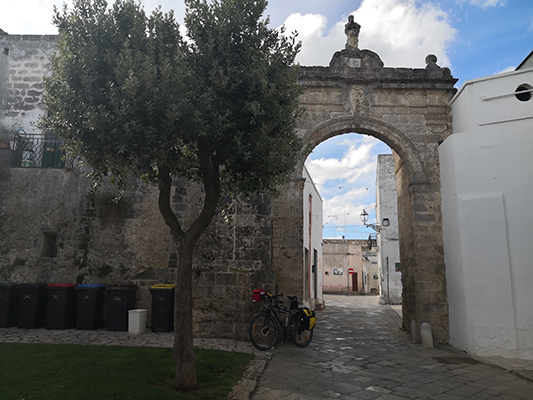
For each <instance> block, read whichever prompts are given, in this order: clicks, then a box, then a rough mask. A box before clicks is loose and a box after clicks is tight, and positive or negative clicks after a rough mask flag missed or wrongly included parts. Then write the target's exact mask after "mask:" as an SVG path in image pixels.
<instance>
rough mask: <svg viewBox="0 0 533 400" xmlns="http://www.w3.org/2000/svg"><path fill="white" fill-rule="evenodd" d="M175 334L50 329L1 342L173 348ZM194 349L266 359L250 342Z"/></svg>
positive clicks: (215, 342) (2, 333)
mask: <svg viewBox="0 0 533 400" xmlns="http://www.w3.org/2000/svg"><path fill="white" fill-rule="evenodd" d="M173 341H174V333H173V332H150V331H145V332H143V333H141V334H138V335H133V334H130V333H128V332H113V331H108V330H106V329H97V330H77V329H64V330H47V329H46V328H39V329H18V328H14V327H12V328H2V329H0V343H47V344H80V345H94V346H100V345H101V346H131V347H169V348H170V347H172V346H173ZM194 346H195V347H200V348H204V349H212V350H225V351H235V352H240V353H247V354H254V355H258V356H263V355H264V352H262V351H259V350H257V349H256V348H255V347H253V346H252V345H251V344H250V343H247V342H239V341H236V340H230V339H210V338H195V339H194Z"/></svg>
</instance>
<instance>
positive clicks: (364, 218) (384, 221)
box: [361, 209, 390, 233]
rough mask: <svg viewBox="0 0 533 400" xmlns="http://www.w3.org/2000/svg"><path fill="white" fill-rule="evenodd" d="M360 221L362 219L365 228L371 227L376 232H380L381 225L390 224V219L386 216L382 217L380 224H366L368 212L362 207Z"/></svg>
mask: <svg viewBox="0 0 533 400" xmlns="http://www.w3.org/2000/svg"><path fill="white" fill-rule="evenodd" d="M361 221H363V224H364V225H365V226H366V227H367V228H372V229H374V230H375V231H376V232H378V233H379V232H381V228H382V227H385V226H390V220H389V219H388V218H383V223H382V224H381V225H378V224H367V222H368V213H367V212H366V210H365V209H363V212H362V213H361Z"/></svg>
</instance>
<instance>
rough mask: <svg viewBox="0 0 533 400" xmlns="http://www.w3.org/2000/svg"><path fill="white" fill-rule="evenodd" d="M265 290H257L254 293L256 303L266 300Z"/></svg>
mask: <svg viewBox="0 0 533 400" xmlns="http://www.w3.org/2000/svg"><path fill="white" fill-rule="evenodd" d="M265 295H266V292H265V289H255V290H254V291H253V292H252V301H253V302H254V303H255V302H257V301H263V300H265Z"/></svg>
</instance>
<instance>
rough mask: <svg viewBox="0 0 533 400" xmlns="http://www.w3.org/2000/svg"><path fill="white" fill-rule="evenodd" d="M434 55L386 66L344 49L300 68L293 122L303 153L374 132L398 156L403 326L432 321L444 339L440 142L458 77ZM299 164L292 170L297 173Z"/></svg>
mask: <svg viewBox="0 0 533 400" xmlns="http://www.w3.org/2000/svg"><path fill="white" fill-rule="evenodd" d="M436 62H437V59H436V57H435V56H431V55H430V56H428V57H427V58H426V64H427V65H426V68H424V69H411V68H384V67H383V63H382V62H381V60H380V59H379V56H378V55H377V54H375V53H373V52H371V51H369V50H359V49H345V50H342V51H340V52H337V53H335V54H334V56H333V58H332V60H331V63H330V66H329V67H303V68H302V69H301V73H300V82H301V84H302V85H305V86H306V91H305V93H304V94H303V95H302V97H301V104H302V105H303V106H304V107H305V108H306V110H307V114H306V116H305V118H304V119H302V121H301V122H300V124H299V125H298V128H299V133H300V135H301V137H302V138H303V140H304V145H305V151H304V153H303V154H302V157H301V165H303V163H304V161H305V158H306V157H307V155H308V154H309V153H310V151H311V150H312V149H313V148H314V147H315V146H317V145H318V144H320V143H321V142H323V141H324V140H327V139H329V138H331V137H333V136H336V135H340V134H344V133H350V132H356V133H361V134H367V135H371V136H374V137H376V138H378V139H380V140H382V141H383V142H385V143H386V144H387V145H389V146H390V147H391V148H392V149H393V150H394V152H395V153H396V154H397V155H398V156H399V158H400V159H401V162H402V163H403V167H400V169H399V170H398V196H399V199H398V207H399V223H400V225H399V230H400V241H401V249H400V253H401V256H400V261H401V265H402V272H403V273H404V281H403V285H404V286H403V288H404V295H405V299H404V324H405V326H406V328H407V329H409V328H410V321H411V320H413V321H415V323H416V326H417V329H418V327H419V326H420V324H421V323H422V322H425V321H427V322H429V323H430V324H431V326H432V328H433V335H434V339H435V341H436V342H446V341H447V340H448V309H447V303H446V281H445V279H444V276H445V268H444V254H443V239H442V216H441V209H440V189H439V188H440V180H439V179H440V178H439V176H440V175H439V174H440V173H439V163H438V151H437V149H438V144H439V143H441V142H442V141H443V140H444V139H445V138H446V137H447V136H448V135H450V134H451V129H452V126H451V112H450V108H449V107H448V102H449V100H450V99H451V97H452V96H453V94H454V93H455V89H454V87H453V86H454V84H455V82H456V79H455V78H453V77H452V76H451V73H450V71H449V70H448V69H447V68H441V67H439V66H438V65H437V64H436ZM298 170H299V167H298V168H297V171H298Z"/></svg>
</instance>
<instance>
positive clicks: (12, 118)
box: [0, 35, 57, 135]
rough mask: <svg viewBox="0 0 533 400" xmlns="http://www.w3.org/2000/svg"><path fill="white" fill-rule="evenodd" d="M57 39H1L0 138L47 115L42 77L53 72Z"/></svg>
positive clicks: (43, 37)
mask: <svg viewBox="0 0 533 400" xmlns="http://www.w3.org/2000/svg"><path fill="white" fill-rule="evenodd" d="M56 39H57V36H52V35H45V36H41V35H4V36H0V135H9V134H12V133H14V132H16V131H17V129H24V130H25V131H26V132H28V133H29V132H31V131H32V130H33V129H34V128H33V127H32V126H31V123H32V122H35V121H36V120H37V118H38V116H39V115H41V114H43V113H44V107H43V105H42V103H41V96H42V92H43V84H42V83H43V77H44V76H45V74H46V73H47V71H48V70H49V68H50V56H51V55H52V54H53V53H54V52H55V50H56V48H57V47H56Z"/></svg>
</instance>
